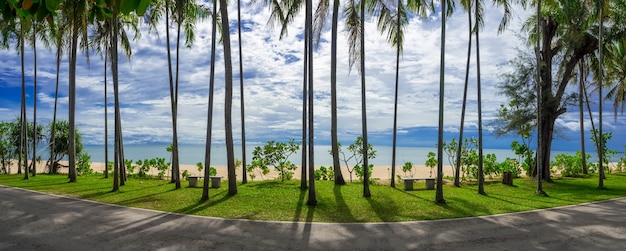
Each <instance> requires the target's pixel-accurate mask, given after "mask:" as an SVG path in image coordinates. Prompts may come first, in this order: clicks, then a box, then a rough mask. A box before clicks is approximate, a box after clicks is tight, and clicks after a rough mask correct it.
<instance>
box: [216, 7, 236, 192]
mask: <svg viewBox="0 0 626 251" xmlns="http://www.w3.org/2000/svg"><path fill="white" fill-rule="evenodd" d="M227 6H228V5H227V4H226V0H220V14H221V17H222V41H223V45H224V81H225V82H226V88H225V95H224V96H225V99H226V100H225V103H224V116H225V118H224V124H225V130H226V159H227V163H228V164H227V168H228V195H230V196H232V195H235V194H237V180H236V174H235V151H234V146H233V123H232V110H233V64H232V59H231V49H230V32H229V31H230V28H229V27H230V25H229V23H228V7H227Z"/></svg>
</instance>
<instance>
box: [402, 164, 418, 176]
mask: <svg viewBox="0 0 626 251" xmlns="http://www.w3.org/2000/svg"><path fill="white" fill-rule="evenodd" d="M402 172H403V173H404V177H413V176H414V175H415V172H413V163H411V162H409V161H407V162H404V165H403V166H402Z"/></svg>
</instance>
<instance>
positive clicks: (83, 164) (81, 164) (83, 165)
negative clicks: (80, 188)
mask: <svg viewBox="0 0 626 251" xmlns="http://www.w3.org/2000/svg"><path fill="white" fill-rule="evenodd" d="M89 161H91V155H89V154H88V153H85V152H83V153H80V154H79V155H78V163H76V173H77V174H78V175H88V174H92V173H93V169H91V164H89Z"/></svg>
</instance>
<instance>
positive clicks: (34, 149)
mask: <svg viewBox="0 0 626 251" xmlns="http://www.w3.org/2000/svg"><path fill="white" fill-rule="evenodd" d="M33 68H34V72H33V157H32V158H33V160H32V163H33V169H32V170H31V171H32V176H33V177H35V176H36V175H37V143H38V142H37V138H39V137H38V136H37V23H36V22H35V21H33Z"/></svg>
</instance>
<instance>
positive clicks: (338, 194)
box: [333, 185, 356, 222]
mask: <svg viewBox="0 0 626 251" xmlns="http://www.w3.org/2000/svg"><path fill="white" fill-rule="evenodd" d="M342 187H343V186H342V185H334V186H333V194H334V195H335V204H336V205H337V208H336V211H335V213H336V214H338V215H341V216H342V217H343V218H344V219H347V221H350V222H355V221H356V218H355V217H354V215H353V214H352V211H351V210H350V206H348V204H347V203H346V201H345V199H344V198H343V192H342V191H341V188H342Z"/></svg>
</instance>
